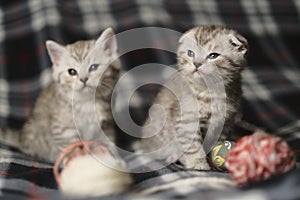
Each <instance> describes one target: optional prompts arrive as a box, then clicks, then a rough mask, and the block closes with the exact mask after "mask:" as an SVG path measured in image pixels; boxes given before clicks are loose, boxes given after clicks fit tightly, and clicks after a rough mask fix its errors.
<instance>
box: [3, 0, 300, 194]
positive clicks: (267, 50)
mask: <svg viewBox="0 0 300 200" xmlns="http://www.w3.org/2000/svg"><path fill="white" fill-rule="evenodd" d="M0 5H1V6H0V126H10V127H14V128H20V127H21V126H22V124H23V123H24V121H25V120H26V119H27V118H28V116H29V115H30V112H31V109H32V107H33V106H34V102H35V99H36V97H37V95H38V93H39V91H40V90H41V88H42V87H44V86H45V85H46V84H47V83H48V82H49V81H50V79H51V68H50V60H49V57H48V55H47V52H46V49H45V41H46V40H47V39H53V40H55V41H58V42H61V43H64V44H67V43H71V42H74V41H76V40H82V39H90V38H96V37H97V36H98V35H99V33H100V32H101V31H102V30H104V29H105V28H107V27H108V26H112V27H113V28H114V29H115V30H116V32H117V33H122V32H123V31H126V30H130V29H133V28H138V27H150V26H157V27H165V28H170V29H173V30H176V31H179V32H183V31H185V30H187V29H188V28H190V27H193V26H195V25H199V24H211V23H213V24H221V25H225V26H228V27H230V28H234V29H237V30H238V31H239V32H240V33H241V34H242V35H244V36H245V37H246V38H247V39H248V42H249V45H250V52H249V58H248V67H247V69H246V70H245V71H244V73H243V91H244V100H243V104H242V107H243V119H244V120H246V121H248V122H250V123H252V124H255V125H256V126H259V127H261V128H263V129H265V130H266V131H267V132H270V133H274V134H277V135H280V136H282V137H283V138H285V139H286V140H287V141H288V143H289V144H290V145H291V146H292V148H293V149H295V150H296V151H297V152H299V145H300V141H299V138H300V120H299V117H300V107H299V105H298V104H299V100H300V78H299V77H300V72H299V63H300V57H299V56H298V52H300V47H299V43H298V41H299V36H300V26H299V24H300V18H299V15H300V1H299V0H287V1H271V0H269V1H268V0H255V1H247V0H227V1H217V0H211V1H197V0H186V1H172V0H151V1H148V0H131V1H125V0H84V1H83V0H72V1H63V0H23V1H18V0H2V1H1V4H0ZM174 38H175V36H174ZM148 39H149V41H152V42H153V43H155V42H157V41H159V43H160V45H162V46H163V45H166V46H170V45H172V44H173V45H176V40H175V39H176V38H175V39H173V38H172V37H171V36H170V38H167V37H165V36H164V37H163V36H157V35H156V36H153V34H152V33H151V32H149V34H147V35H143V38H136V40H137V41H136V42H138V41H139V40H148ZM124 45H126V43H124ZM153 47H155V45H154V46H153ZM175 47H176V46H175ZM121 58H122V61H123V69H124V71H126V70H129V69H132V68H134V67H136V66H139V65H142V64H145V63H161V64H166V65H173V64H174V63H175V62H176V58H175V55H174V54H172V53H170V52H166V51H164V50H158V49H154V48H146V49H140V50H134V51H132V52H129V53H126V54H125V55H123V56H122V57H121ZM143 78H144V79H147V78H149V79H151V77H143ZM134 81H136V80H135V79H134V77H132V80H128V85H126V87H128V88H129V87H130V84H131V83H132V82H134ZM157 90H158V87H157V86H156V85H154V86H153V85H145V86H143V87H141V88H140V89H139V90H138V97H137V100H136V101H135V102H133V103H132V105H131V111H132V112H133V120H134V121H136V122H137V123H141V122H142V121H143V119H145V117H146V115H147V112H146V111H147V109H148V108H149V106H150V104H151V101H152V99H153V97H154V96H155V94H156V92H157ZM1 150H2V151H4V152H6V153H5V155H6V156H7V157H1V162H0V169H1V173H0V174H1V180H0V183H1V184H0V189H1V191H0V195H3V196H4V197H8V198H9V197H14V198H18V197H19V198H22V197H23V198H24V197H29V198H30V197H33V196H34V197H37V196H38V197H44V198H46V196H47V197H48V198H57V199H58V198H60V197H61V196H60V194H59V192H58V191H57V190H56V184H55V181H54V179H53V175H52V173H51V172H50V171H51V165H50V164H45V163H40V162H38V161H33V160H31V159H30V158H28V157H26V156H24V155H22V154H20V153H18V152H16V151H15V150H14V149H8V147H6V146H4V145H1ZM1 155H2V154H1ZM298 160H299V153H298ZM189 173H191V174H193V173H195V174H197V175H195V176H196V177H198V178H199V176H202V175H203V177H204V178H205V177H206V176H207V177H213V176H218V174H213V173H212V172H210V173H204V172H187V173H185V172H181V171H179V172H178V170H177V171H176V170H175V169H173V168H166V169H162V170H160V171H159V172H157V173H154V174H155V175H153V174H150V175H149V174H142V175H140V177H138V179H140V180H144V181H140V182H137V185H138V186H140V188H143V187H145V188H150V186H154V185H155V184H159V185H164V184H166V185H167V184H169V182H168V181H167V180H175V179H176V178H175V179H172V178H171V179H166V180H165V179H164V175H167V174H171V175H169V176H174V177H177V175H180V177H181V179H187V180H188V178H190V176H191V175H190V174H189ZM193 176H194V175H193ZM220 176H224V175H223V174H221V175H220ZM225 176H226V175H225ZM157 177H160V178H161V179H162V180H164V181H162V182H159V181H160V180H158V182H156V181H157ZM299 177H300V174H299V170H296V171H294V172H292V173H291V174H287V175H286V176H283V177H282V178H281V179H280V180H279V179H278V180H277V179H276V180H275V183H269V182H266V183H263V184H262V185H257V186H256V187H255V186H254V188H248V189H246V191H236V189H232V190H229V191H227V192H225V193H226V195H223V191H222V190H221V191H220V190H217V192H216V190H215V189H211V188H210V189H207V188H206V186H205V185H203V184H200V182H199V183H198V184H196V185H190V186H187V187H186V188H184V189H185V190H184V189H182V190H180V186H179V187H175V183H174V185H173V186H174V187H173V186H170V189H165V190H163V189H161V190H157V192H155V195H151V197H150V198H152V197H153V198H164V199H168V198H170V199H171V198H175V197H176V198H184V197H185V198H190V199H195V198H197V199H200V197H199V196H200V195H201V198H203V199H208V198H210V199H224V198H225V199H226V198H227V197H228V199H247V198H248V199H249V198H250V199H253V198H254V197H257V198H261V199H283V198H284V199H299V197H300V194H299V192H298V190H297V187H299V182H297V181H295V180H297V179H295V178H298V179H299ZM200 179H201V178H200ZM172 182H174V181H172ZM175 182H176V181H175ZM291 182H292V183H293V185H289V186H290V187H288V188H289V191H284V189H283V188H285V185H284V184H287V185H288V184H291ZM2 183H3V184H2ZM20 185H22V187H20V189H17V188H18V187H17V186H20ZM179 185H180V184H179ZM202 186H203V188H204V190H205V192H203V191H204V190H202V189H201V187H202ZM260 187H261V188H260ZM161 188H164V187H161ZM166 188H168V187H166ZM256 190H259V192H258V193H255V192H254V191H256ZM272 190H273V191H274V190H275V191H278V193H280V192H281V193H280V194H281V195H284V196H280V195H277V196H276V195H274V194H272V192H271V191H272ZM33 192H35V193H33ZM276 194H277V193H276ZM227 195H228V196H227ZM255 195H256V196H255ZM253 196H254V197H253ZM122 198H124V199H135V198H137V197H136V196H135V194H134V192H133V193H129V194H124V196H122ZM138 198H139V199H140V198H141V197H138ZM143 198H145V199H147V196H146V197H143Z"/></svg>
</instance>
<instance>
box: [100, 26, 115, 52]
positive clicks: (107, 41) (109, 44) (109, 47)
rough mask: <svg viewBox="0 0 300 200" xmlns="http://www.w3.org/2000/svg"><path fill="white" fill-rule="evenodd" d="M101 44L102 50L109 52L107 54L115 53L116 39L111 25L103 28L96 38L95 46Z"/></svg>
mask: <svg viewBox="0 0 300 200" xmlns="http://www.w3.org/2000/svg"><path fill="white" fill-rule="evenodd" d="M98 45H103V46H104V50H105V51H107V52H108V53H109V55H116V54H117V49H118V46H117V39H116V36H115V33H114V31H113V29H112V28H111V27H109V28H107V29H105V30H104V31H103V32H102V34H101V35H100V36H99V38H98V39H97V40H96V46H98Z"/></svg>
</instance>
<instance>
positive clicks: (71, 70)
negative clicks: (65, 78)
mask: <svg viewBox="0 0 300 200" xmlns="http://www.w3.org/2000/svg"><path fill="white" fill-rule="evenodd" d="M68 73H69V74H70V75H71V76H76V75H77V71H76V70H75V69H73V68H70V69H68Z"/></svg>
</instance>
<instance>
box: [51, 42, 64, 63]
mask: <svg viewBox="0 0 300 200" xmlns="http://www.w3.org/2000/svg"><path fill="white" fill-rule="evenodd" d="M46 48H47V51H48V54H49V56H50V59H51V62H52V64H53V65H58V63H59V62H60V60H61V58H62V55H63V54H64V53H65V51H66V49H65V47H63V46H61V45H60V44H58V43H56V42H54V41H52V40H47V41H46Z"/></svg>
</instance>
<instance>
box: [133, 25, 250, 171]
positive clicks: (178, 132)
mask: <svg viewBox="0 0 300 200" xmlns="http://www.w3.org/2000/svg"><path fill="white" fill-rule="evenodd" d="M247 48H248V45H247V40H246V39H245V38H244V37H243V36H241V35H240V34H238V33H237V32H236V31H234V30H231V29H226V28H223V27H219V26H213V25H205V26H199V27H195V28H192V29H190V30H189V31H187V32H186V33H184V34H183V36H182V37H181V38H180V40H179V47H178V52H177V57H178V67H179V70H178V73H177V74H176V75H175V76H174V77H172V79H171V80H170V81H168V82H167V83H166V86H168V87H169V89H170V90H169V89H167V88H166V87H164V88H162V89H161V91H160V92H159V93H158V95H157V98H156V100H155V102H154V105H157V104H158V105H162V106H163V107H164V109H165V110H164V112H163V111H162V110H160V109H157V111H156V110H155V109H151V110H150V111H149V115H150V118H149V119H148V120H147V122H146V124H145V128H144V130H143V137H144V139H142V140H141V142H138V143H137V144H136V146H135V149H136V150H142V152H145V153H150V152H152V153H153V154H149V156H154V158H158V159H163V160H165V161H167V162H175V161H176V160H179V162H181V163H182V164H183V165H185V166H186V167H187V168H193V169H200V170H208V169H210V166H209V165H208V163H207V160H206V157H205V155H206V153H208V152H205V151H204V148H203V142H204V138H205V136H206V133H208V127H209V128H210V129H211V130H212V135H213V134H217V130H218V129H220V134H221V135H220V139H225V138H227V137H228V132H229V130H230V129H231V127H232V125H233V123H234V118H235V116H236V114H237V113H238V111H239V109H240V101H241V95H242V90H241V72H242V69H243V68H244V66H245V64H246V59H245V56H246V53H247ZM218 77H219V78H218ZM220 83H222V84H223V87H219V86H217V84H220ZM209 84H210V87H212V88H209ZM217 87H218V88H223V91H224V92H223V93H222V91H221V92H219V91H214V88H217ZM212 102H214V103H216V104H214V105H212ZM222 104H224V110H223V111H224V112H223V111H222V110H219V108H221V107H220V106H222ZM216 105H217V106H216ZM213 114H214V118H213V117H212V115H213ZM164 119H166V120H165V121H164ZM222 124H224V127H223V126H221V125H222ZM219 126H221V127H219ZM155 133H157V134H156V135H154V134H155ZM218 136H219V135H216V139H218V138H219V137H218ZM213 137H215V136H213ZM208 144H209V143H208ZM206 148H207V147H206ZM205 150H210V149H209V148H208V149H205Z"/></svg>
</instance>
